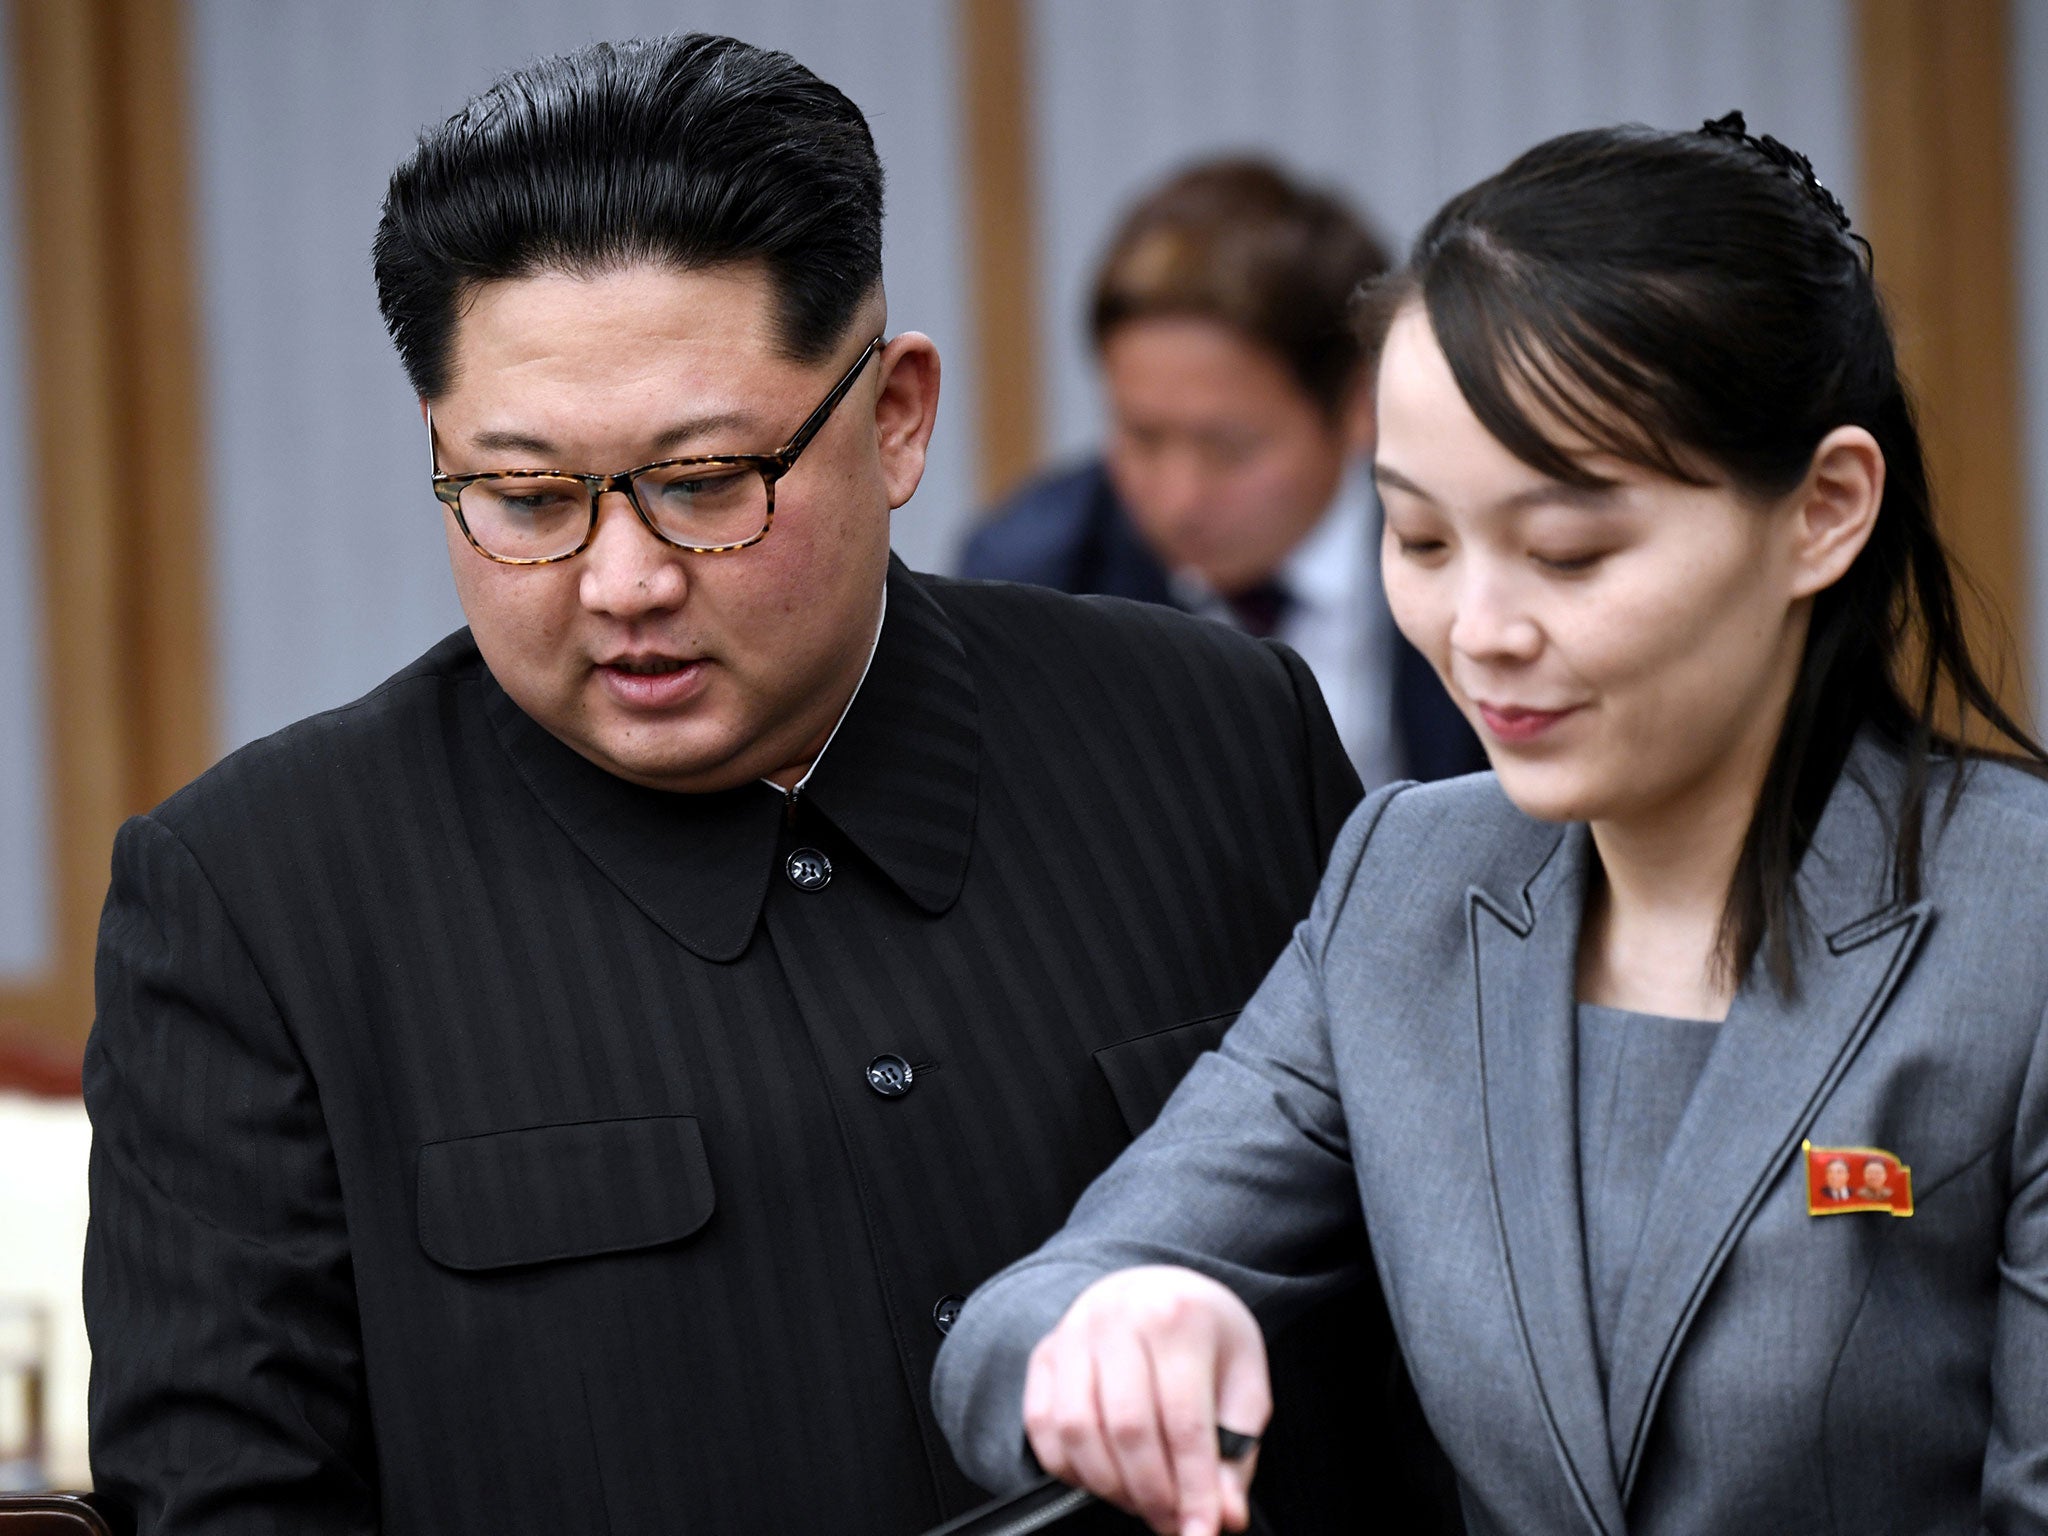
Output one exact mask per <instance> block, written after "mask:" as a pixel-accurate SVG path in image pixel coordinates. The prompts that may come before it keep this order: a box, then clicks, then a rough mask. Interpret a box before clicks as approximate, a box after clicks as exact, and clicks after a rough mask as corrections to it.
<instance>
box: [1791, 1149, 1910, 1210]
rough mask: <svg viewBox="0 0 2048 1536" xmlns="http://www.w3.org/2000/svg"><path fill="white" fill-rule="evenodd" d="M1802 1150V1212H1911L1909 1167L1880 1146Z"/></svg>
mask: <svg viewBox="0 0 2048 1536" xmlns="http://www.w3.org/2000/svg"><path fill="white" fill-rule="evenodd" d="M1799 1145H1800V1148H1801V1150H1802V1151H1804V1152H1805V1154H1806V1212H1807V1214H1808V1215H1809V1216H1847V1215H1849V1214H1851V1213H1852V1212H1855V1211H1885V1212H1887V1213H1889V1214H1891V1215H1893V1216H1910V1215H1912V1214H1913V1170H1912V1169H1910V1168H1908V1167H1907V1166H1906V1165H1905V1164H1904V1163H1902V1162H1900V1161H1899V1160H1898V1158H1897V1157H1896V1156H1894V1155H1893V1154H1892V1153H1890V1152H1887V1151H1885V1150H1884V1149H1883V1148H1882V1147H1816V1146H1815V1145H1814V1144H1813V1143H1812V1142H1810V1141H1802V1142H1801V1143H1800V1144H1799Z"/></svg>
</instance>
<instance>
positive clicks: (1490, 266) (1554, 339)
mask: <svg viewBox="0 0 2048 1536" xmlns="http://www.w3.org/2000/svg"><path fill="white" fill-rule="evenodd" d="M1869 254H1870V253H1869V248H1868V246H1867V245H1865V244H1864V243H1863V242H1862V241H1861V240H1860V238H1859V237H1857V236H1855V235H1853V234H1852V233H1851V232H1850V230H1849V221H1848V217H1847V215H1846V214H1845V213H1843V211H1842V208H1841V205H1840V204H1839V203H1838V202H1836V201H1835V199H1834V198H1833V196H1832V195H1831V194H1829V193H1828V192H1827V191H1826V190H1825V189H1824V188H1822V186H1821V185H1820V183H1819V182H1818V180H1816V179H1815V177H1814V175H1813V172H1812V169H1811V167H1810V166H1809V165H1808V163H1807V161H1806V159H1805V157H1804V156H1802V155H1799V154H1797V153H1795V152H1793V151H1790V150H1787V149H1786V148H1785V147H1784V146H1783V145H1780V144H1779V143H1777V141H1776V140H1774V139H1770V138H1768V137H1766V138H1763V139H1756V138H1752V137H1750V136H1749V135H1748V134H1747V132H1746V131H1745V129H1744V125H1743V123H1742V120H1741V117H1740V115H1739V114H1734V113H1731V114H1730V115H1729V116H1728V117H1726V118H1723V119H1721V120H1720V121H1719V122H1717V123H1711V124H1708V125H1707V126H1706V127H1705V128H1703V129H1701V130H1700V131H1698V132H1694V133H1669V132H1658V131H1653V130H1651V129H1647V128H1641V127H1622V128H1605V129H1595V130H1591V131H1587V132H1582V133H1570V134H1565V135H1563V136H1562V137H1560V138H1555V139H1551V140H1549V141H1548V142H1547V143H1544V144H1540V145H1538V146H1537V147H1536V148H1534V149H1532V150H1530V151H1529V152H1528V153H1527V154H1525V155H1523V156H1522V157H1521V158H1520V159H1518V160H1516V161H1515V162H1514V163H1513V164H1512V165H1510V166H1509V167H1508V168H1507V169H1506V170H1504V171H1502V172H1500V173H1499V174H1498V175H1496V176H1493V177H1490V178H1488V179H1487V180H1485V181H1482V182H1480V183H1479V184H1478V185H1477V186H1475V187H1472V188H1471V189H1470V190H1468V191H1466V192H1463V193H1460V194H1459V195H1458V196H1457V197H1454V198H1452V199H1451V201H1450V202H1449V203H1447V204H1445V205H1444V207H1443V209H1442V210H1441V211H1440V212H1439V213H1438V214H1437V215H1436V217H1435V218H1434V219H1432V220H1431V221H1430V223H1429V225H1428V227H1427V228H1426V229H1424V230H1423V232H1422V234H1421V235H1420V236H1419V237H1418V239H1417V240H1416V243H1415V248H1414V251H1413V253H1412V254H1411V256H1410V258H1409V260H1408V262H1407V264H1406V266H1404V267H1403V268H1402V269H1401V270H1400V271H1399V272H1397V273H1395V274H1393V276H1392V277H1390V278H1389V279H1388V280H1387V281H1386V282H1384V283H1383V284H1381V285H1379V286H1378V287H1377V288H1375V289H1373V290H1371V291H1370V292H1368V293H1367V295H1366V296H1365V299H1364V302H1363V303H1362V305H1361V321H1362V330H1363V333H1364V335H1365V337H1366V341H1367V345H1368V347H1370V348H1373V349H1375V350H1376V349H1377V347H1378V346H1379V345H1380V344H1381V343H1382V342H1383V341H1384V339H1385V335H1386V329H1387V327H1388V325H1389V324H1391V322H1392V320H1393V318H1394V316H1395V314H1396V313H1397V312H1398V311H1400V310H1401V309H1402V308H1403V307H1404V306H1406V305H1408V304H1411V303H1416V302H1419V303H1420V304H1421V305H1422V307H1423V309H1424V310H1425V311H1426V313H1427V315H1428V319H1429V323H1430V327H1431V329H1432V330H1433V331H1434V332H1435V336H1436V341H1437V344H1438V345H1439V346H1440V347H1441V348H1442V349H1443V353H1444V357H1445V360H1446V361H1447V362H1448V363H1449V364H1450V368H1451V373H1452V375H1453V376H1454V377H1455V378H1456V380H1457V384H1458V388H1459V390H1460V392H1461V393H1462V394H1463V395H1464V397H1465V401H1466V403H1467V404H1468V405H1470V406H1471V408H1472V412H1473V414H1474V415H1475V416H1477V417H1478V419H1479V420H1480V422H1481V423H1482V424H1483V425H1484V426H1485V427H1486V430H1487V431H1488V432H1489V433H1491V434H1492V435H1493V436H1494V437H1495V438H1496V439H1497V440H1498V441H1499V442H1500V443H1501V444H1502V446H1503V447H1505V448H1507V449H1508V451H1509V452H1511V453H1513V454H1514V455H1515V456H1516V457H1517V458H1518V459H1520V460H1522V461H1523V462H1524V463H1526V464H1528V465H1529V466H1530V467H1532V468H1534V469H1537V470H1539V471H1541V472H1542V473H1544V474H1546V475H1550V476H1552V477H1554V478H1555V479H1558V480H1560V481H1563V482H1565V483H1567V484H1572V485H1581V486H1585V485H1597V484H1599V483H1601V482H1600V479H1599V477H1598V476H1597V475H1595V474H1594V473H1593V472H1592V471H1591V470H1589V469H1588V468H1587V466H1586V463H1585V461H1584V457H1583V450H1577V451H1575V449H1574V447H1572V446H1569V443H1570V439H1572V438H1577V439H1580V440H1582V442H1583V443H1584V444H1589V445H1591V447H1592V448H1593V449H1595V450H1600V451H1605V452H1607V453H1610V454H1612V455H1613V456H1615V457H1616V458H1618V459H1620V460H1622V461H1623V462H1625V463H1630V464H1635V465H1638V466H1641V467H1644V468H1648V469H1650V470H1652V471H1655V472H1657V473H1661V474H1664V475H1668V476H1671V477H1672V478H1674V479H1678V480H1682V481H1686V482H1689V483H1692V484H1712V483H1725V484H1728V485H1730V486H1732V487H1733V488H1734V489H1736V490H1737V491H1739V492H1742V493H1744V494H1746V495H1749V496H1751V497H1753V498H1756V499H1758V500H1759V501H1767V500H1772V499H1776V498H1779V497H1782V496H1784V495H1786V494H1788V493H1790V492H1791V491H1792V490H1793V489H1794V488H1796V487H1797V486H1798V485H1799V484H1800V482H1801V481H1802V480H1803V479H1804V478H1805V476H1806V474H1807V471H1808V470H1809V469H1810V468H1811V466H1812V462H1813V454H1814V450H1815V449H1816V448H1817V447H1818V446H1819V444H1820V440H1821V439H1822V438H1823V437H1825V436H1826V435H1827V434H1828V433H1829V432H1830V431H1832V430H1834V429H1835V428H1837V427H1841V426H1860V427H1863V428H1866V429H1867V430H1868V431H1869V432H1870V434H1871V435H1872V436H1873V437H1874V438H1876V440H1877V443H1878V446H1879V447H1880V448H1881V449H1882V451H1883V453H1884V461H1885V484H1884V499H1883V502H1882V504H1881V505H1880V507H1879V510H1878V515H1877V521H1876V526H1875V528H1874V530H1873V531H1872V533H1871V536H1870V540H1869V543H1868V544H1867V545H1866V546H1865V547H1864V549H1863V550H1862V552H1861V553H1860V554H1859V555H1858V556H1857V558H1856V560H1855V562H1854V564H1853V565H1851V567H1850V568H1849V571H1848V573H1847V574H1846V575H1845V576H1844V577H1843V578H1842V579H1841V580H1840V581H1839V582H1837V583H1836V584H1835V585H1834V586H1832V587H1830V588H1828V589H1827V590H1826V591H1824V592H1822V593H1820V594H1819V595H1818V596H1817V597H1816V598H1815V600H1814V605H1813V616H1812V623H1811V627H1810V629H1809V631H1808V635H1807V640H1806V650H1805V654H1804V656H1803V657H1802V659H1801V662H1800V667H1799V674H1798V678H1797V681H1796V682H1795V684H1794V686H1793V691H1792V699H1791V706H1790V709H1789V711H1788V713H1787V716H1786V719H1785V722H1784V725H1783V728H1782V729H1781V731H1780V733H1779V737H1778V741H1777V746H1776V750H1775V751H1774V753H1773V755H1772V758H1771V762H1770V767H1769V769H1768V770H1767V773H1766V776H1765V779H1764V784H1763V791H1762V794H1761V796H1760V798H1759V800H1758V804H1757V809H1756V812H1755V814H1754V816H1753V818H1752V819H1751V822H1750V825H1749V829H1748V832H1747V834H1746V835H1745V837H1744V839H1743V845H1742V851H1741V856H1740V860H1739V862H1738V864H1737V867H1736V871H1735V878H1734V881H1733V884H1732V886H1731V888H1730V890H1729V894H1728V900H1727V904H1726V906H1725V908H1724V909H1723V914H1722V929H1721V953H1720V960H1721V962H1722V963H1723V964H1724V965H1726V966H1727V967H1728V969H1729V973H1730V974H1731V975H1732V976H1734V977H1736V978H1740V977H1741V976H1743V975H1745V974H1746V973H1747V972H1748V970H1749V968H1750V966H1751V965H1752V964H1753V963H1754V962H1755V961H1756V960H1757V958H1758V956H1759V955H1760V954H1761V955H1762V957H1763V959H1764V961H1765V963H1766V965H1767V968H1768V970H1769V972H1770V974H1771V975H1772V977H1773V978H1774V979H1775V981H1776V982H1777V984H1778V986H1779V987H1780V988H1781V989H1783V990H1785V991H1788V992H1789V991H1791V990H1793V988H1794V986H1795V984H1796V978H1795V977H1794V974H1793V972H1794V963H1793V955H1794V952H1795V946H1794V942H1793V941H1794V934H1795V931H1796V930H1797V928H1798V927H1799V926H1800V924H1802V923H1803V921H1804V914H1803V913H1802V911H1801V907H1800V901H1799V896H1798V891H1797V887H1796V885H1795V881H1794V876H1795V875H1796V873H1797V870H1798V865H1799V860H1800V857H1801V855H1802V854H1803V853H1804V852H1805V850H1806V846H1807V843H1808V841H1809V840H1810V839H1811V837H1812V834H1813V830H1814V826H1815V824H1816V823H1817V822H1818V820H1819V817H1820V813H1821V810H1822V808H1823V807H1824V806H1825V804H1826V801H1827V798H1828V795H1829V793H1830V792H1831V791H1832V789H1833V787H1834V784H1835V781H1836V779H1837V778H1838V777H1839V775H1840V773H1841V770H1842V766H1843V763H1844V761H1845V760H1846V758H1847V756H1848V752H1849V748H1850V746H1851V743H1852V741H1853V739H1854V737H1855V735H1856V733H1857V731H1858V730H1860V729H1863V728H1865V727H1868V728H1871V729H1873V730H1875V731H1877V732H1878V733H1880V734H1881V735H1882V736H1884V737H1885V738H1887V739H1889V740H1890V741H1891V742H1892V743H1894V744H1895V745H1896V746H1897V747H1898V748H1899V749H1900V750H1901V751H1902V752H1903V753H1904V755H1905V759H1906V763H1907V774H1906V786H1905V792H1904V794H1903V796H1902V801H1901V804H1900V805H1899V806H1898V807H1897V819H1896V822H1895V825H1896V829H1897V831H1896V840H1895V844H1894V851H1893V860H1894V866H1893V882H1894V890H1895V892H1896V894H1897V895H1898V897H1899V898H1900V899H1901V900H1905V901H1912V900H1916V899H1918V895H1919V889H1920V867H1921V854H1922V848H1923V844H1924V840H1925V831H1926V828H1925V817H1924V814H1923V806H1924V804H1925V801H1926V798H1927V788H1928V783H1929V778H1930V772H1931V766H1932V759H1933V758H1935V757H1937V756H1955V757H1961V756H1965V755H1967V750H1966V749H1965V748H1964V746H1963V745H1962V743H1961V742H1960V740H1958V739H1957V738H1956V737H1955V736H1952V735H1950V734H1947V733H1946V732H1945V731H1944V729H1943V725H1944V723H1954V722H1958V721H1960V722H1962V723H1963V725H1964V727H1965V728H1966V729H1967V728H1968V726H1969V723H1970V722H1971V721H1972V719H1973V717H1974V719H1975V720H1976V721H1979V722H1982V723H1983V724H1985V725H1988V726H1989V727H1990V728H1991V730H1992V731H1994V732H1995V733H1996V734H1997V736H1999V737H2002V738H2003V740H2004V741H2005V742H2006V743H2008V744H2010V746H2011V747H2012V748H2013V749H2014V750H2015V754H2016V755H2018V756H2021V757H2023V758H2024V759H2026V760H2029V761H2031V762H2033V763H2034V764H2036V765H2039V764H2040V763H2041V762H2042V761H2043V754H2042V751H2041V748H2040V746H2039V745H2038V744H2037V743H2035V742H2034V741H2033V740H2032V739H2031V738H2030V737H2029V736H2028V735H2027V734H2026V733H2025V731H2024V729H2023V728H2022V727H2021V726H2020V725H2019V724H2018V723H2017V722H2016V721H2014V720H2013V719H2012V718H2011V717H2010V716H2009V715H2008V714H2007V713H2006V711H2005V710H2004V709H2003V708H2002V707H2001V706H2000V704H1999V702H1998V699H1997V697H1996V695H1995V694H1994V693H1993V691H1992V690H1991V688H1990V687H1989V686H1987V684H1986V683H1985V681H1984V679H1983V676H1982V674H1981V673H1980V671H1979V670H1978V667H1977V665H1976V664H1975V662H1974V661H1973V659H1972V658H1971V655H1970V651H1969V647H1968V645H1967V644H1966V643H1965V640H1964V635H1963V628H1962V623H1961V620H1960V617H1959V615H1958V612H1957V605H1956V588H1955V578H1954V576H1953V574H1952V572H1951V570H1950V566H1949V560H1948V557H1947V555H1946V554H1945V552H1944V551H1943V548H1942V544H1941V540H1940V538H1939V536H1938V534H1937V531H1936V528H1935V523H1934V513H1933V506H1932V503H1931V499H1930V495H1929V490H1928V480H1927V468H1926V463H1925V460H1924V458H1923V456H1922V453H1921V447H1920V434H1919V430H1918V428H1917V426H1916V425H1915V422H1914V415H1913V409H1912V406H1911V403H1910V402H1909V400H1908V398H1907V392H1906V388H1905V385H1904V383H1903V381H1902V380H1901V378H1900V376H1899V369H1898V363H1897V360H1896V358H1895V356H1894V354H1893V348H1892V338H1891V331H1890V328H1889V326H1888V325H1887V323H1886V320H1885V315H1884V309H1883V306H1882V304H1881V303H1880V301H1879V298H1878V294H1877V289H1876V285H1875V283H1874V282H1873V280H1872V275H1871V269H1870V260H1869ZM1963 777H1964V776H1963V775H1962V774H1961V773H1958V774H1956V775H1955V776H1954V777H1953V778H1952V779H1951V784H1950V794H1951V796H1953V794H1954V793H1956V792H1959V791H1960V789H1961V786H1962V782H1963ZM1949 803H1951V804H1952V803H1953V801H1952V799H1951V801H1950V802H1949Z"/></svg>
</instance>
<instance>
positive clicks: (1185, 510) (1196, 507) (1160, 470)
mask: <svg viewBox="0 0 2048 1536" xmlns="http://www.w3.org/2000/svg"><path fill="white" fill-rule="evenodd" d="M1147 491H1148V497H1147V499H1148V500H1150V501H1151V503H1152V507H1153V511H1154V512H1155V514H1156V515H1157V516H1158V518H1159V520H1160V521H1161V522H1163V523H1165V524H1167V525H1168V526H1170V527H1175V528H1179V527H1184V526H1186V525H1188V524H1190V523H1193V522H1196V521H1198V520H1199V519H1200V517H1201V515H1202V509H1203V508H1204V507H1206V506H1207V505H1208V502H1209V476H1208V475H1207V474H1206V473H1205V472H1204V471H1203V469H1202V466H1201V465H1200V464H1198V463H1197V462H1196V461H1195V456H1194V455H1193V454H1190V453H1162V454H1160V455H1159V457H1158V458H1157V459H1156V460H1154V461H1153V464H1152V467H1151V474H1150V484H1149V486H1148V487H1147Z"/></svg>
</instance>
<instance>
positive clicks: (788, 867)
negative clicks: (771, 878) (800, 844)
mask: <svg viewBox="0 0 2048 1536" xmlns="http://www.w3.org/2000/svg"><path fill="white" fill-rule="evenodd" d="M782 872H783V873H784V874H785V875H787V876H789V883H790V884H791V885H793V886H795V887H796V888H797V889H798V890H800V891H822V890H823V889H825V887H826V886H828V885H830V884H831V883H832V861H831V860H830V859H828V858H826V857H825V855H824V854H822V853H820V852H818V850H817V849H815V848H799V849H797V850H796V851H795V852H793V853H792V854H790V856H789V857H788V858H787V859H786V860H784V861H783V865H782Z"/></svg>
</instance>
